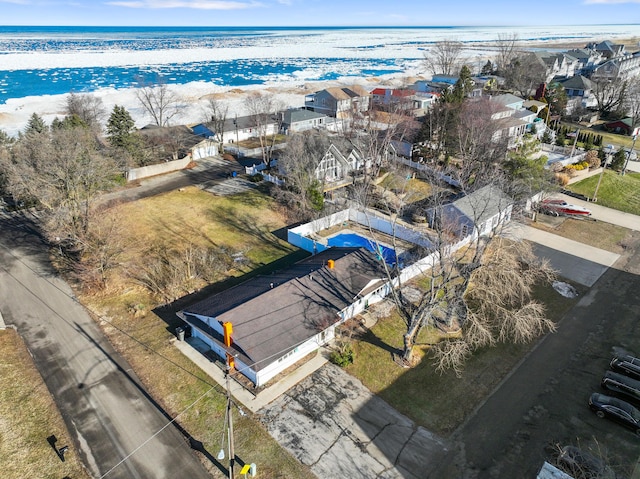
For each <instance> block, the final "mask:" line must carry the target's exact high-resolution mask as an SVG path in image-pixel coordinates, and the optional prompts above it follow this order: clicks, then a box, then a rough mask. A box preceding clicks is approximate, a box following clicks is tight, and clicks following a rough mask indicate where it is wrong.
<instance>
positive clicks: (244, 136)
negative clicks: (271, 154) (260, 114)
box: [194, 115, 280, 145]
mask: <svg viewBox="0 0 640 479" xmlns="http://www.w3.org/2000/svg"><path fill="white" fill-rule="evenodd" d="M279 123H280V122H279V119H278V118H277V117H275V116H273V117H271V118H270V119H269V120H268V121H267V122H266V123H265V125H264V131H265V134H266V135H275V134H276V133H278V131H279ZM196 127H197V129H198V131H200V132H204V133H205V134H206V132H207V131H209V132H213V130H214V127H213V124H212V123H205V124H201V125H196ZM194 128H195V127H194ZM222 130H223V131H222V137H223V139H224V144H225V145H226V144H229V143H237V142H240V141H244V140H248V139H249V138H255V137H257V136H258V135H259V132H258V128H257V127H256V120H255V118H254V117H253V116H252V115H249V116H239V117H233V118H227V119H226V120H225V122H224V126H223V128H222Z"/></svg>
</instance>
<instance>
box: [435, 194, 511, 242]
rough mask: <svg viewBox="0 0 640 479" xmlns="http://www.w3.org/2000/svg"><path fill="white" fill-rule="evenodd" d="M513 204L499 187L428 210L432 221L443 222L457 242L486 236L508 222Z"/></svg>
mask: <svg viewBox="0 0 640 479" xmlns="http://www.w3.org/2000/svg"><path fill="white" fill-rule="evenodd" d="M512 211H513V200H512V199H511V198H509V197H508V196H507V195H505V193H504V192H503V191H502V190H501V189H500V188H498V187H496V186H493V185H487V186H484V187H482V188H480V189H478V190H476V191H474V192H472V193H470V194H468V195H465V196H462V197H461V198H458V199H456V200H455V201H453V202H451V203H449V204H446V205H444V206H441V207H438V208H437V209H436V210H431V212H430V216H431V221H438V222H440V224H443V222H444V223H445V224H446V225H447V228H448V229H449V231H450V232H451V233H452V234H454V235H455V236H457V237H459V238H466V237H472V238H477V237H478V236H485V235H488V234H490V233H491V232H492V231H494V230H495V228H497V227H498V226H500V225H503V224H504V223H507V222H509V221H510V220H511V213H512Z"/></svg>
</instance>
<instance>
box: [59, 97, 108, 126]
mask: <svg viewBox="0 0 640 479" xmlns="http://www.w3.org/2000/svg"><path fill="white" fill-rule="evenodd" d="M66 114H67V115H68V116H73V115H76V116H77V117H78V118H80V119H81V120H82V121H83V122H84V123H85V124H86V125H87V126H89V127H90V128H92V129H94V130H100V129H101V128H102V123H103V121H104V119H105V118H106V115H107V110H106V108H105V106H104V103H103V101H102V98H99V97H97V96H95V95H92V94H90V93H74V92H71V93H69V95H67V105H66Z"/></svg>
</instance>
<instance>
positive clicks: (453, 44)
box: [424, 40, 464, 75]
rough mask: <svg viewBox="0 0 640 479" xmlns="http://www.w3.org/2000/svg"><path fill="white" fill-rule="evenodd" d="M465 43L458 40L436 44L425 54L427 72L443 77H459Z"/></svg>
mask: <svg viewBox="0 0 640 479" xmlns="http://www.w3.org/2000/svg"><path fill="white" fill-rule="evenodd" d="M463 47H464V45H463V43H462V42H459V41H457V40H443V41H441V42H436V43H435V44H434V45H433V46H432V47H431V48H429V50H427V51H425V52H424V64H425V67H426V69H427V71H430V72H431V73H433V74H434V75H435V74H442V75H457V74H458V72H459V71H460V66H461V57H462V53H463Z"/></svg>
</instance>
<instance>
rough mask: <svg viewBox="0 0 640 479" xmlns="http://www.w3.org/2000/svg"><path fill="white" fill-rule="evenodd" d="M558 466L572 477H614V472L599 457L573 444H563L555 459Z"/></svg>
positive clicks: (603, 478)
mask: <svg viewBox="0 0 640 479" xmlns="http://www.w3.org/2000/svg"><path fill="white" fill-rule="evenodd" d="M557 464H558V467H559V468H560V469H562V470H563V471H564V472H566V473H567V474H571V476H572V477H582V478H584V477H589V478H591V477H592V478H596V477H597V478H601V479H616V478H617V476H616V473H615V472H614V471H613V469H611V468H610V467H609V466H607V464H606V463H605V462H604V461H603V460H602V459H601V458H599V457H596V456H594V455H592V454H590V453H588V452H586V451H583V450H582V449H580V448H578V447H575V446H565V447H563V448H562V450H561V451H560V454H559V455H558V460H557Z"/></svg>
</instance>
